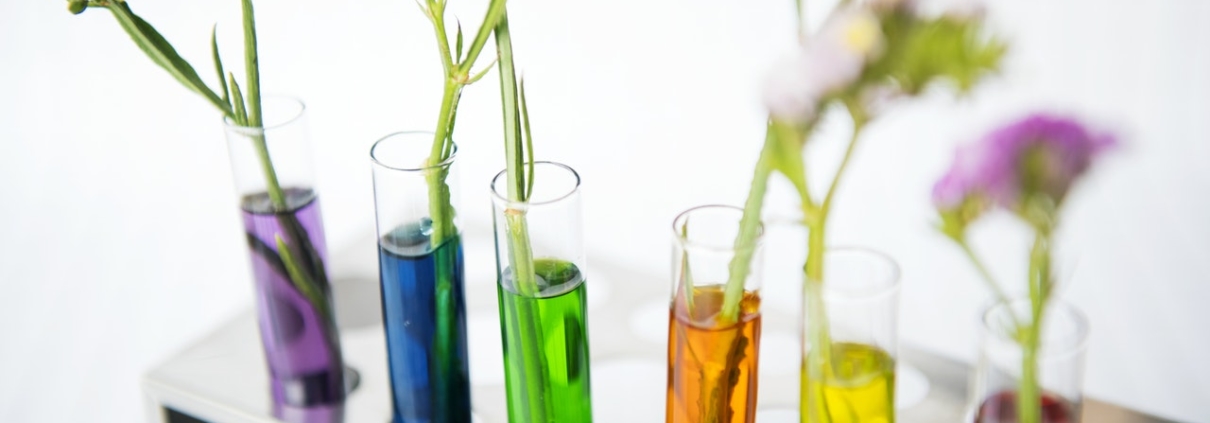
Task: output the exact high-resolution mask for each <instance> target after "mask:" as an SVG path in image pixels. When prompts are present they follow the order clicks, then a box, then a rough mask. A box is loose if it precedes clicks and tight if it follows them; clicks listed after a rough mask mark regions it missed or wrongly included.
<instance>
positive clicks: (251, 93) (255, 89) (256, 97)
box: [243, 0, 264, 128]
mask: <svg viewBox="0 0 1210 423" xmlns="http://www.w3.org/2000/svg"><path fill="white" fill-rule="evenodd" d="M243 12H244V71H245V72H246V73H247V78H248V80H247V82H248V98H247V107H248V119H247V122H248V124H247V126H251V127H254V128H259V127H261V126H263V125H264V122H262V121H261V102H260V59H259V57H258V55H257V52H256V18H255V14H254V13H253V11H252V0H243Z"/></svg>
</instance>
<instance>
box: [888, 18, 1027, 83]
mask: <svg viewBox="0 0 1210 423" xmlns="http://www.w3.org/2000/svg"><path fill="white" fill-rule="evenodd" d="M883 31H884V33H885V34H886V39H887V40H888V46H887V51H886V53H885V54H884V55H883V57H882V58H881V59H880V60H879V61H878V62H877V63H875V64H874V65H873V66H871V72H869V73H868V74H867V76H868V77H873V78H881V77H883V76H886V77H890V78H891V79H894V80H895V81H896V82H897V83H898V84H899V86H900V87H901V88H902V89H903V90H904V92H907V93H909V94H917V93H919V92H921V91H923V90H924V89H926V88H927V87H928V86H929V85H930V84H932V83H934V82H937V81H939V80H945V81H949V82H950V83H952V84H953V85H954V86H955V87H957V88H958V90H959V91H960V92H966V91H968V90H970V88H972V87H973V86H974V85H975V83H977V82H978V81H979V79H980V78H982V77H984V76H986V75H988V74H990V73H992V72H995V71H996V70H997V69H998V68H999V66H1000V61H1001V59H1002V58H1003V56H1004V53H1005V52H1006V51H1007V46H1006V45H1005V44H1004V43H1003V42H1002V41H1000V40H999V39H996V38H994V37H989V36H986V35H985V34H984V31H983V28H982V25H981V24H980V22H979V21H977V20H967V19H958V18H954V17H948V16H942V17H939V18H934V19H930V20H920V19H919V18H915V17H905V16H900V17H894V18H890V19H887V20H886V21H885V22H884V24H883Z"/></svg>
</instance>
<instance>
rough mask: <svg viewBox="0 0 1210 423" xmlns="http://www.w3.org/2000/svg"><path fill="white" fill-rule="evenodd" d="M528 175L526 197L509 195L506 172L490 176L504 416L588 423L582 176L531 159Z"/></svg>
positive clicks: (521, 422) (526, 422) (526, 421)
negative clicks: (521, 271) (519, 272)
mask: <svg viewBox="0 0 1210 423" xmlns="http://www.w3.org/2000/svg"><path fill="white" fill-rule="evenodd" d="M531 177H532V181H534V184H533V188H532V191H531V195H530V197H529V201H527V202H517V201H510V200H509V196H508V190H509V188H508V186H507V185H508V177H507V174H506V172H505V171H502V172H500V173H499V174H498V175H496V177H495V178H494V179H493V180H492V193H493V195H492V209H493V213H492V217H493V219H492V222H493V225H494V227H495V233H496V271H497V275H498V281H499V284H498V286H497V293H498V295H499V301H500V329H501V336H502V338H503V341H504V374H505V380H506V382H507V401H508V416H509V418H508V421H509V422H511V423H546V422H591V421H592V395H591V388H590V377H589V362H590V361H589V352H588V305H587V299H588V292H587V289H588V283H587V276H586V272H587V268H586V267H585V265H586V263H585V257H584V240H583V235H582V232H581V231H582V227H581V222H580V175H579V174H577V173H576V171H575V170H574V169H572V168H570V167H568V166H565V165H562V164H559V163H552V162H536V163H534V168H533V174H532V176H531ZM527 267H528V268H529V269H530V270H529V271H528V272H527V273H531V274H532V276H533V278H532V279H530V278H528V277H524V276H523V277H517V275H516V272H514V269H517V268H521V269H524V268H527Z"/></svg>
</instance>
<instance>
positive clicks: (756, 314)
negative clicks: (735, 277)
mask: <svg viewBox="0 0 1210 423" xmlns="http://www.w3.org/2000/svg"><path fill="white" fill-rule="evenodd" d="M722 305H723V287H722V286H719V285H713V286H706V287H699V288H695V289H694V295H693V307H692V309H691V310H690V309H689V307H687V306H686V303H685V299H684V296H683V295H678V296H677V300H676V301H675V302H674V303H673V306H672V307H671V310H670V311H669V319H668V406H667V412H668V418H667V422H668V423H751V422H754V421H756V374H757V371H756V369H757V367H756V366H757V346H758V345H759V344H760V297H759V296H757V295H756V294H755V293H752V292H744V298H743V300H741V302H740V317H739V322H737V323H734V324H730V325H722V324H719V323H718V322H717V321H716V316H717V315H718V314H719V312H720V310H721V309H722Z"/></svg>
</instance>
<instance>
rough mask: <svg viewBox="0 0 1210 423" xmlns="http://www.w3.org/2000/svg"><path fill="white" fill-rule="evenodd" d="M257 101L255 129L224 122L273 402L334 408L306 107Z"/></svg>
mask: <svg viewBox="0 0 1210 423" xmlns="http://www.w3.org/2000/svg"><path fill="white" fill-rule="evenodd" d="M262 104H263V107H262V108H263V116H264V118H263V121H264V122H265V126H264V127H263V128H249V127H242V126H238V125H235V124H234V123H233V122H232V121H230V120H227V121H226V125H225V129H226V135H227V145H228V150H229V152H230V154H231V168H232V171H233V173H234V177H235V187H236V192H237V193H238V194H239V196H240V208H241V209H242V210H243V221H244V229H245V232H246V237H245V239H246V241H247V244H248V248H249V251H250V253H251V256H252V260H251V261H252V273H253V276H254V278H255V284H256V305H257V307H256V308H257V317H258V319H259V323H260V333H261V341H262V344H263V346H264V350H265V358H266V360H267V361H268V365H269V366H268V367H269V373H270V381H271V386H270V388H271V391H272V394H273V398H274V404H275V409H276V410H278V414H279V417H281V416H282V415H292V414H297V413H304V411H305V412H306V413H307V414H316V413H317V411H316V409H315V408H316V407H320V408H322V407H327V406H331V407H332V408H333V410H334V411H333V413H331V414H332V415H334V416H338V415H339V412H338V411H339V404H341V403H343V400H344V397H345V380H344V379H345V375H344V367H343V364H342V358H341V350H340V335H339V333H338V331H337V327H336V320H335V314H334V312H333V306H332V290H331V286H330V285H329V283H328V276H327V271H326V270H325V260H326V259H327V245H326V243H325V240H324V232H323V221H322V219H321V218H320V213H319V199H318V197H317V196H316V194H315V189H314V185H315V181H314V171H313V163H312V160H311V145H310V140H309V138H308V133H307V125H306V116H305V110H306V107H305V106H304V105H303V103H302V102H300V101H298V100H296V99H292V98H288V97H265V98H264V100H263V101H262ZM320 414H324V413H320ZM334 419H335V418H333V420H334Z"/></svg>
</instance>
